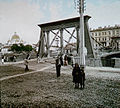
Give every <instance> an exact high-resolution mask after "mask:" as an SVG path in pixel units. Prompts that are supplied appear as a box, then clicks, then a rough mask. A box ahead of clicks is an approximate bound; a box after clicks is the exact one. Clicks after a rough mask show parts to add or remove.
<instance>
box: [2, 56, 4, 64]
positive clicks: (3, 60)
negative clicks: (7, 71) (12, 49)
mask: <svg viewBox="0 0 120 108" xmlns="http://www.w3.org/2000/svg"><path fill="white" fill-rule="evenodd" d="M2 64H4V56H2Z"/></svg>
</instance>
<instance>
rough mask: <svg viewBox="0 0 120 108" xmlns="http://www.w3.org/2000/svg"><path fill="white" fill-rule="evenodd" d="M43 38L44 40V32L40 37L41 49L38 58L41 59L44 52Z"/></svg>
mask: <svg viewBox="0 0 120 108" xmlns="http://www.w3.org/2000/svg"><path fill="white" fill-rule="evenodd" d="M44 38H45V31H42V36H41V40H40V41H41V47H40V57H41V58H42V57H43V56H44V52H45V42H44Z"/></svg>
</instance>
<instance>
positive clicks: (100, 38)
mask: <svg viewBox="0 0 120 108" xmlns="http://www.w3.org/2000/svg"><path fill="white" fill-rule="evenodd" d="M90 32H91V36H92V38H93V41H94V42H93V43H94V45H93V46H94V49H95V50H98V49H102V48H106V49H107V48H108V49H112V50H120V25H115V26H113V27H111V26H108V27H106V26H105V27H103V28H102V27H99V28H97V29H93V30H91V31H90Z"/></svg>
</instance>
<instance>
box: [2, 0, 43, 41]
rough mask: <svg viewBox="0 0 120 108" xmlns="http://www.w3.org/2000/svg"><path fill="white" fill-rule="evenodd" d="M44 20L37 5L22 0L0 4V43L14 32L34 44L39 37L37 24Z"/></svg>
mask: <svg viewBox="0 0 120 108" xmlns="http://www.w3.org/2000/svg"><path fill="white" fill-rule="evenodd" d="M42 18H44V13H43V12H41V10H40V7H39V5H37V4H35V3H33V4H30V3H28V2H26V1H23V0H18V1H14V2H1V3H0V38H1V40H0V42H2V43H3V42H4V43H5V42H6V41H7V40H8V39H9V38H10V37H11V36H12V35H13V33H14V32H17V34H18V35H20V37H21V38H22V39H23V40H25V41H27V42H32V43H34V42H35V41H36V40H38V37H39V28H38V26H37V24H38V23H39V22H40V19H42Z"/></svg>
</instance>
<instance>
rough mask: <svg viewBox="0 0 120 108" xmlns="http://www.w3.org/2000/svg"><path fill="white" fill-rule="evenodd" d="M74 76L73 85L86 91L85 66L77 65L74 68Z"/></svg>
mask: <svg viewBox="0 0 120 108" xmlns="http://www.w3.org/2000/svg"><path fill="white" fill-rule="evenodd" d="M72 76H73V83H75V88H76V89H77V88H79V86H80V88H81V89H84V87H85V83H84V82H85V72H84V66H80V67H79V65H78V63H75V67H74V68H73V71H72Z"/></svg>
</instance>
